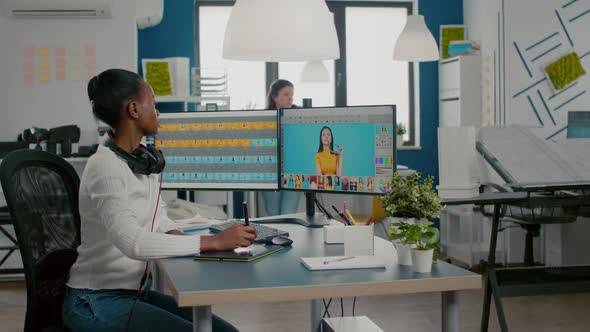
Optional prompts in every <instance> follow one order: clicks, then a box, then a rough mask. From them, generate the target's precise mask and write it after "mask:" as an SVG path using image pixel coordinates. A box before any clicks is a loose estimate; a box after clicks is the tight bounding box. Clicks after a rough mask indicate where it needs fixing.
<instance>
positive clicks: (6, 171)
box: [0, 150, 80, 331]
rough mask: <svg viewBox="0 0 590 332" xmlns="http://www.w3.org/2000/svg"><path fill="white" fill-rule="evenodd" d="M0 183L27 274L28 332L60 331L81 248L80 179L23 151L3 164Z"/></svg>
mask: <svg viewBox="0 0 590 332" xmlns="http://www.w3.org/2000/svg"><path fill="white" fill-rule="evenodd" d="M0 182H1V184H2V189H3V191H4V195H5V197H6V202H7V205H8V207H9V210H10V214H11V217H12V221H13V224H14V229H15V232H16V236H17V240H18V243H19V249H20V252H21V256H22V260H23V267H24V270H25V279H26V284H27V314H26V318H25V331H39V330H41V329H42V328H51V327H61V326H62V325H63V324H62V319H61V308H62V304H63V298H64V294H65V289H66V283H67V281H68V278H69V272H70V267H71V266H72V265H73V264H74V262H75V261H76V257H77V252H76V248H77V247H78V245H79V244H80V214H79V211H78V188H79V186H80V179H79V178H78V175H77V173H76V171H75V170H74V168H73V167H72V166H71V165H70V164H68V163H67V162H66V161H65V160H63V159H62V158H60V157H57V156H55V155H53V154H50V153H47V152H43V151H38V150H19V151H15V152H12V153H10V154H8V155H7V156H6V157H5V158H4V159H3V160H2V164H0Z"/></svg>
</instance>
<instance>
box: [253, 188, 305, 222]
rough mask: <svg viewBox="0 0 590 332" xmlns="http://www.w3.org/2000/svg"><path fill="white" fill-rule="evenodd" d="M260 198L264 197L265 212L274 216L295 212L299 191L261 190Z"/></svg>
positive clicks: (299, 195)
mask: <svg viewBox="0 0 590 332" xmlns="http://www.w3.org/2000/svg"><path fill="white" fill-rule="evenodd" d="M262 198H264V208H265V210H266V214H267V215H269V216H276V215H279V214H286V213H295V212H297V207H298V206H299V200H300V199H301V193H299V192H295V191H278V192H274V191H264V192H262Z"/></svg>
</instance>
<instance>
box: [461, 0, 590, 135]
mask: <svg viewBox="0 0 590 332" xmlns="http://www.w3.org/2000/svg"><path fill="white" fill-rule="evenodd" d="M569 3H570V2H569V1H555V0H464V1H463V10H464V21H465V24H466V25H467V29H468V35H469V38H470V39H474V40H476V41H478V42H480V44H481V46H482V50H481V55H482V71H483V73H484V75H482V78H483V82H482V85H483V91H482V97H483V98H482V100H483V102H484V109H483V113H484V117H485V116H486V115H487V117H488V121H486V120H484V123H486V124H502V125H511V124H517V125H525V126H532V127H541V128H543V129H542V130H539V131H538V132H539V133H540V135H541V136H542V138H547V137H549V136H551V135H552V134H554V133H556V132H557V131H558V130H559V129H562V128H563V127H565V126H566V125H567V112H568V111H576V110H587V109H588V107H589V106H590V93H588V92H585V93H584V94H582V95H580V96H579V97H577V98H575V99H574V100H573V101H571V102H569V103H567V102H568V100H569V99H571V98H574V97H575V96H576V95H578V94H579V93H582V92H583V91H587V90H589V89H590V76H589V75H585V76H582V77H581V78H580V79H579V82H578V84H577V86H575V87H574V88H572V89H570V90H568V91H566V92H564V93H562V94H561V95H558V96H556V97H554V98H552V99H549V97H550V96H552V95H553V94H554V91H553V89H552V88H551V86H550V85H549V83H548V82H547V81H545V82H542V83H540V84H538V85H536V86H534V87H532V88H531V89H530V90H528V91H526V92H524V93H522V94H520V95H517V96H515V95H516V94H518V92H520V91H522V90H524V89H525V88H527V87H529V86H531V85H533V84H534V83H535V82H537V81H539V80H542V79H543V78H544V77H545V74H544V71H543V68H544V67H545V66H546V65H547V64H548V63H551V62H552V61H555V60H556V59H557V58H559V57H560V56H562V55H565V54H567V53H569V52H571V51H576V52H577V53H578V55H579V56H582V55H584V54H587V52H589V51H590V40H589V39H588V38H587V37H586V34H587V32H588V31H589V28H590V14H586V15H583V16H581V17H580V18H575V17H576V16H578V15H580V14H582V13H584V12H585V11H586V10H587V9H588V8H590V1H589V0H580V1H576V2H573V3H571V4H569ZM568 4H569V5H568ZM556 12H557V13H558V14H559V16H560V17H561V19H562V21H563V26H562V25H561V24H560V21H559V18H558V15H557V14H556ZM572 19H573V20H572ZM570 20H572V21H571V22H570ZM566 31H567V34H569V37H570V38H568V36H567V34H566ZM554 33H557V34H556V35H555V36H553V37H552V38H549V39H548V40H546V41H544V42H542V43H540V44H539V45H538V46H535V47H533V48H531V49H529V50H527V48H529V47H530V46H532V45H534V44H535V43H537V42H540V41H542V40H543V39H545V38H546V37H548V36H551V35H552V34H554ZM570 39H571V42H570ZM515 44H516V45H517V46H518V48H519V50H520V52H521V54H522V57H523V59H524V62H523V59H521V57H520V56H519V54H518V52H517V50H516V47H515ZM572 44H573V45H572ZM558 45H559V46H558ZM554 46H557V47H556V48H555V49H554V50H553V51H550V49H551V48H553V47H554ZM546 51H549V52H548V53H547V54H546V55H542V54H543V53H544V52H546ZM581 62H582V65H583V66H584V67H585V68H586V71H588V70H589V69H590V55H587V56H585V57H584V58H583V59H582V60H581ZM525 63H526V66H525ZM527 67H528V69H529V70H530V75H529V73H528V71H527V70H526V68H527ZM486 73H487V75H486ZM537 90H539V92H540V94H541V96H542V97H543V99H541V96H540V95H539V92H537ZM529 97H530V101H529ZM564 103H565V105H564V106H561V105H562V104H564ZM531 104H532V105H531ZM545 104H546V105H547V107H545ZM560 106H561V107H560ZM486 107H487V108H488V110H487V113H486ZM547 109H549V111H548V110H547ZM535 110H536V113H535ZM537 114H538V116H537ZM539 118H540V120H539ZM541 122H542V124H541ZM564 138H565V131H563V132H561V133H560V134H557V135H556V136H554V139H558V140H559V139H564Z"/></svg>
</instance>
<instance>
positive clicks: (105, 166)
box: [68, 145, 201, 289]
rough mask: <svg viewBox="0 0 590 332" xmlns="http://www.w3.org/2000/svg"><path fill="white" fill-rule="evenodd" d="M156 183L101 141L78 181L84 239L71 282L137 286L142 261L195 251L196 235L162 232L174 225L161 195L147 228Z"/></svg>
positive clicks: (102, 286) (105, 286)
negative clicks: (132, 170)
mask: <svg viewBox="0 0 590 332" xmlns="http://www.w3.org/2000/svg"><path fill="white" fill-rule="evenodd" d="M158 187H159V174H152V175H149V176H146V175H139V174H134V173H133V172H131V170H130V169H129V167H128V166H127V162H126V161H124V160H123V159H121V158H119V157H118V156H117V155H115V153H113V152H112V151H111V150H110V149H109V148H107V147H104V146H102V145H99V147H98V151H97V152H96V154H95V155H93V156H92V157H90V158H89V160H88V163H87V164H86V167H85V169H84V174H83V175H82V179H81V181H80V193H79V197H80V202H79V207H80V218H81V237H82V243H81V244H80V246H79V247H78V259H77V260H76V263H75V264H74V265H73V266H72V269H71V270H70V280H69V282H68V286H69V287H72V288H87V289H137V288H138V287H139V283H140V281H141V277H142V274H143V271H144V269H145V261H146V260H149V259H153V258H159V257H169V256H187V255H193V254H195V253H198V252H199V250H200V243H201V238H200V236H179V235H170V234H164V233H165V232H167V231H169V230H172V229H175V225H174V222H173V221H172V220H170V219H169V218H168V216H167V215H166V210H165V204H164V203H163V202H162V200H161V199H160V203H159V208H158V212H157V216H156V219H155V222H154V231H153V232H150V227H151V223H152V219H153V217H154V211H155V208H156V199H157V197H158V189H159V188H158Z"/></svg>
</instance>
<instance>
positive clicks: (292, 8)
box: [223, 0, 340, 62]
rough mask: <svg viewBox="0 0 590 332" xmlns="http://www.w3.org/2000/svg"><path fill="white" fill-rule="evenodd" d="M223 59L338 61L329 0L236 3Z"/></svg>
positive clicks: (338, 50) (224, 44)
mask: <svg viewBox="0 0 590 332" xmlns="http://www.w3.org/2000/svg"><path fill="white" fill-rule="evenodd" d="M223 58H224V59H227V60H246V61H266V62H279V61H312V60H329V59H338V58H340V48H339V47H338V37H337V35H336V27H335V25H334V18H333V17H332V14H331V13H330V11H329V10H328V6H327V5H326V1H325V0H236V3H235V5H234V7H233V9H232V12H231V15H230V17H229V21H228V23H227V28H226V30H225V39H224V42H223Z"/></svg>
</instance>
